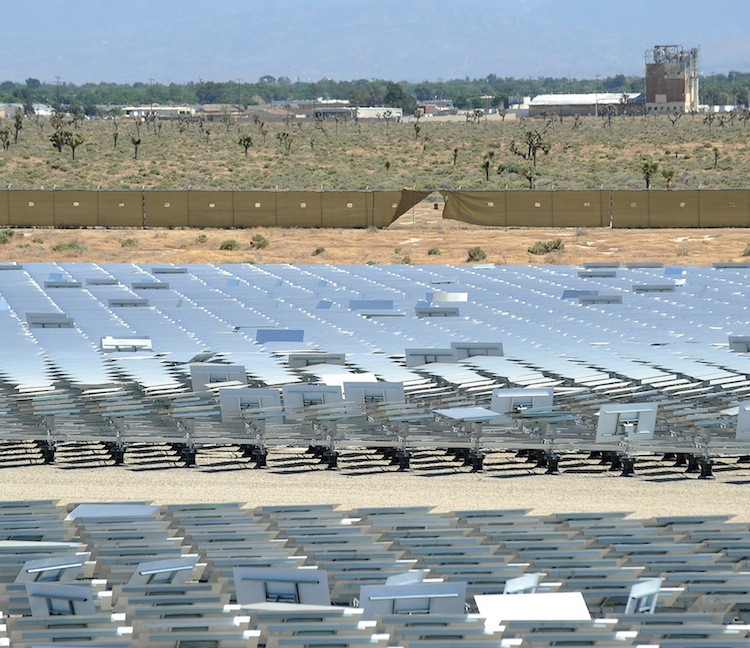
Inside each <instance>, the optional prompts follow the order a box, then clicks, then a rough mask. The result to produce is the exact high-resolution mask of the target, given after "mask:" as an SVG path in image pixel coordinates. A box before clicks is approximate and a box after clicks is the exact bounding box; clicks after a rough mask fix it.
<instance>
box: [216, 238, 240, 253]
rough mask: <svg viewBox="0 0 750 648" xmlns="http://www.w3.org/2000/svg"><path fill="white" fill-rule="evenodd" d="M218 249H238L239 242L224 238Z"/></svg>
mask: <svg viewBox="0 0 750 648" xmlns="http://www.w3.org/2000/svg"><path fill="white" fill-rule="evenodd" d="M219 249H220V250H228V251H230V252H231V251H233V250H239V249H240V244H239V243H238V242H237V241H236V240H235V239H226V240H224V241H222V242H221V245H220V246H219Z"/></svg>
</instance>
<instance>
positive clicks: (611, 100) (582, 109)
mask: <svg viewBox="0 0 750 648" xmlns="http://www.w3.org/2000/svg"><path fill="white" fill-rule="evenodd" d="M643 101H644V96H643V93H640V92H625V93H622V92H589V93H587V94H545V95H537V96H536V97H534V98H533V99H532V100H531V101H530V102H529V116H530V117H534V116H535V115H543V114H545V113H546V114H553V115H559V116H560V117H569V116H572V115H582V116H583V115H598V114H601V112H602V110H603V109H607V108H608V107H609V106H614V107H615V109H616V110H617V113H618V114H621V113H627V112H629V111H632V110H634V109H635V107H636V106H638V105H642V104H643Z"/></svg>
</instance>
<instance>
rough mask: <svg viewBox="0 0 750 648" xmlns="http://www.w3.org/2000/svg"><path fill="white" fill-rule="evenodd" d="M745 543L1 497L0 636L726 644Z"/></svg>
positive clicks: (525, 516)
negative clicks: (4, 500)
mask: <svg viewBox="0 0 750 648" xmlns="http://www.w3.org/2000/svg"><path fill="white" fill-rule="evenodd" d="M749 557H750V526H749V525H748V524H747V523H739V522H735V521H732V520H731V519H730V517H729V516H671V517H655V518H650V519H638V518H633V517H631V516H630V515H628V514H627V513H621V512H609V513H556V514H552V515H548V516H542V515H535V514H533V513H531V512H530V511H527V510H524V509H518V510H477V511H454V512H442V513H439V512H434V511H433V510H432V508H431V507H429V506H424V507H411V508H359V509H353V510H346V509H340V508H338V507H337V506H335V505H316V506H263V507H255V508H253V507H252V506H251V505H247V504H240V503H224V504H205V503H204V504H172V505H153V504H150V503H148V502H133V503H122V502H102V503H99V504H91V503H87V504H79V505H75V504H66V505H62V504H60V503H58V502H56V501H18V502H0V618H1V619H2V624H0V642H2V645H10V646H13V647H28V646H34V645H36V646H40V645H56V646H58V645H68V646H72V645H107V646H112V647H124V646H183V647H185V646H195V645H201V646H208V645H210V646H215V647H218V648H220V647H234V646H237V647H238V646H244V647H247V646H258V645H261V646H267V647H268V646H295V645H296V646H316V645H326V646H357V645H362V644H369V645H372V644H375V645H379V646H384V647H385V646H402V647H403V646H406V647H414V648H418V647H420V648H429V647H431V648H436V647H438V646H441V647H445V648H448V647H449V646H466V647H472V646H507V647H511V646H522V647H524V646H536V647H546V646H563V645H564V646H584V645H585V646H600V647H601V648H605V647H608V646H614V645H617V646H653V647H661V648H668V647H670V646H671V647H677V646H680V647H685V648H688V647H693V648H696V647H704V648H708V647H709V646H710V647H711V648H722V647H726V648H735V647H739V646H746V645H747V644H748V641H750V625H748V622H749V621H750V597H749V596H748V594H747V592H748V588H750V573H749V572H748V570H747V560H748V558H749Z"/></svg>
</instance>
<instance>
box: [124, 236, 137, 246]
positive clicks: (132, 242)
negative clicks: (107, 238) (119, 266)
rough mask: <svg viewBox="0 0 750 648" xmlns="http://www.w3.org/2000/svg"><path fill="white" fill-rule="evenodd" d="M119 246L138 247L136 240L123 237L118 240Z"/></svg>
mask: <svg viewBox="0 0 750 648" xmlns="http://www.w3.org/2000/svg"><path fill="white" fill-rule="evenodd" d="M120 247H124V248H134V247H138V241H136V240H135V239H134V238H124V239H121V240H120Z"/></svg>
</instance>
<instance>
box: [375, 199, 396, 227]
mask: <svg viewBox="0 0 750 648" xmlns="http://www.w3.org/2000/svg"><path fill="white" fill-rule="evenodd" d="M400 200H401V192H400V191H374V192H373V193H372V222H370V223H369V225H373V226H374V227H388V226H389V225H390V224H391V223H392V222H393V221H394V220H396V208H397V207H398V203H399V201H400Z"/></svg>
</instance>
